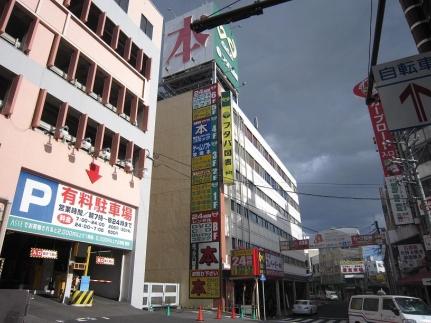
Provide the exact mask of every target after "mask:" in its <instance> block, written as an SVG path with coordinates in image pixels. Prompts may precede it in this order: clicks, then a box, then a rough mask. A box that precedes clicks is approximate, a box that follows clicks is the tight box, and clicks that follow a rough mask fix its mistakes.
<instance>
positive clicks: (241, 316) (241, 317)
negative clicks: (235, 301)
mask: <svg viewBox="0 0 431 323" xmlns="http://www.w3.org/2000/svg"><path fill="white" fill-rule="evenodd" d="M239 318H240V319H243V318H244V310H243V309H242V307H241V308H240V309H239Z"/></svg>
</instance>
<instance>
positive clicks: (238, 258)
mask: <svg viewBox="0 0 431 323" xmlns="http://www.w3.org/2000/svg"><path fill="white" fill-rule="evenodd" d="M230 274H231V276H237V277H251V276H258V275H259V274H260V266H259V250H258V249H257V248H253V249H237V250H232V251H231V269H230Z"/></svg>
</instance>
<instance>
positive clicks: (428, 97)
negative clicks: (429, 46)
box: [373, 52, 431, 130]
mask: <svg viewBox="0 0 431 323" xmlns="http://www.w3.org/2000/svg"><path fill="white" fill-rule="evenodd" d="M373 75H374V79H375V81H376V89H377V91H378V93H379V96H380V99H381V101H382V104H383V109H384V111H385V116H386V121H387V124H388V128H389V130H401V129H407V128H413V127H421V126H425V125H428V124H431V53H429V52H428V53H423V54H420V55H415V56H410V57H406V58H403V59H400V60H396V61H392V62H388V63H384V64H379V65H376V66H374V67H373Z"/></svg>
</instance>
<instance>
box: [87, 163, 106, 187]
mask: <svg viewBox="0 0 431 323" xmlns="http://www.w3.org/2000/svg"><path fill="white" fill-rule="evenodd" d="M99 169H100V166H99V165H96V164H95V163H91V164H90V170H88V169H86V170H85V171H86V172H87V175H88V177H89V178H90V181H91V183H92V184H94V182H96V181H97V180H99V179H100V178H101V177H102V175H100V174H99Z"/></svg>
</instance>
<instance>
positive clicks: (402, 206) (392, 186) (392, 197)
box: [385, 175, 414, 225]
mask: <svg viewBox="0 0 431 323" xmlns="http://www.w3.org/2000/svg"><path fill="white" fill-rule="evenodd" d="M385 183H386V189H387V192H388V197H389V205H390V206H391V210H392V216H393V218H394V222H395V224H396V225H402V224H410V223H414V220H413V214H412V210H411V209H410V206H409V203H408V196H407V191H406V186H405V184H404V181H403V176H402V175H399V176H387V177H385Z"/></svg>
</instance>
